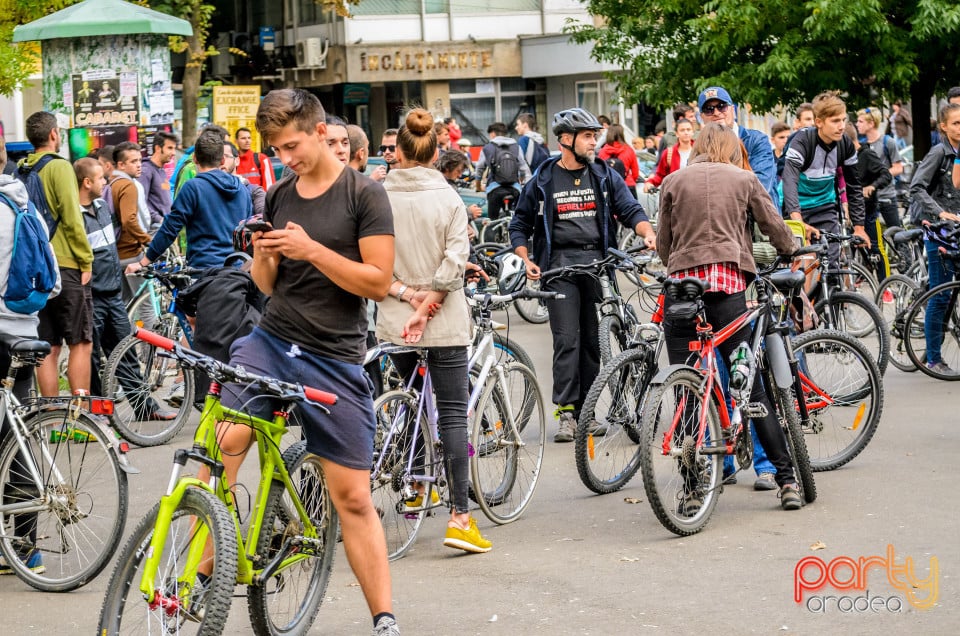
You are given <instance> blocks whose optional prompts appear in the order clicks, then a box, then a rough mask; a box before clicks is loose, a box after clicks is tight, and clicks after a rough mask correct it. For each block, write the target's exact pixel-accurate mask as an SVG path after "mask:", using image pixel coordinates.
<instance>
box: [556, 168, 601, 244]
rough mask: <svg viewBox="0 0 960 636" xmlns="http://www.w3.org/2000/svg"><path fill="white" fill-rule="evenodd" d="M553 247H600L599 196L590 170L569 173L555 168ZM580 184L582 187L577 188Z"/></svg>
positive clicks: (584, 169)
mask: <svg viewBox="0 0 960 636" xmlns="http://www.w3.org/2000/svg"><path fill="white" fill-rule="evenodd" d="M551 176H552V177H553V202H552V204H551V206H550V207H551V209H552V214H553V245H554V247H555V248H561V249H562V248H564V247H582V246H584V245H596V244H599V243H600V226H599V225H598V224H597V196H596V193H595V192H594V189H593V180H592V179H591V178H590V168H589V166H588V167H585V168H583V169H582V170H579V171H573V172H570V171H568V170H565V169H563V168H562V167H561V166H560V164H559V163H556V164H554V165H553V174H552V175H551ZM577 180H579V181H580V184H579V185H576V181H577Z"/></svg>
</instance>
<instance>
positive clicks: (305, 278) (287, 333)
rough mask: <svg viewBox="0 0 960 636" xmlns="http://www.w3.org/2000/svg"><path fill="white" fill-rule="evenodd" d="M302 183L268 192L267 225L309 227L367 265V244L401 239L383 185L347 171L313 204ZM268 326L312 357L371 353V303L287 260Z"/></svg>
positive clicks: (285, 183) (289, 182)
mask: <svg viewBox="0 0 960 636" xmlns="http://www.w3.org/2000/svg"><path fill="white" fill-rule="evenodd" d="M296 184H297V179H296V178H293V179H284V180H282V181H280V182H279V183H278V184H277V185H275V186H274V187H273V188H271V189H270V191H269V192H268V193H267V204H266V211H265V214H264V218H265V219H266V220H267V221H270V222H271V223H272V224H273V226H274V227H275V228H278V229H280V228H283V227H285V226H286V224H287V221H293V222H294V223H297V224H298V225H302V226H303V229H304V230H306V232H307V234H308V235H309V236H310V238H312V239H313V240H315V241H317V242H319V243H321V244H322V245H324V246H325V247H328V248H330V249H331V250H333V251H334V252H336V253H338V254H340V255H341V256H343V257H345V258H348V259H350V260H352V261H356V262H361V260H362V259H361V257H360V244H359V240H360V239H361V238H364V237H367V236H379V235H391V236H392V235H393V213H392V212H391V210H390V201H389V200H388V199H387V193H386V191H385V190H384V189H383V186H381V185H380V184H379V183H377V182H375V181H373V180H372V179H370V178H369V177H365V176H363V175H362V174H360V173H359V172H357V171H356V170H350V169H345V170H343V172H341V174H340V176H339V177H338V178H337V180H336V181H335V182H334V183H333V185H331V186H330V188H329V189H328V190H327V191H326V192H324V193H323V194H321V195H320V196H318V197H316V198H313V199H304V198H303V197H301V196H300V194H299V193H298V192H297V187H296ZM260 326H261V327H263V328H264V329H265V330H267V331H268V332H270V333H271V334H273V335H275V336H277V337H278V338H282V339H284V340H286V341H288V342H293V343H296V344H298V345H300V346H301V347H303V348H304V349H306V350H308V351H312V352H314V353H317V354H320V355H322V356H326V357H330V358H334V359H337V360H342V361H344V362H349V363H352V364H359V363H361V362H363V356H364V354H365V353H366V337H367V306H366V299H364V298H361V297H360V296H357V295H355V294H351V293H350V292H348V291H345V290H343V289H341V288H340V287H338V286H337V285H336V284H335V283H334V282H333V281H331V280H330V279H329V278H327V276H326V275H325V274H323V273H322V272H321V271H320V270H319V269H317V268H316V267H314V266H313V265H312V264H310V263H308V262H306V261H296V260H291V259H288V258H282V259H281V260H280V266H279V268H278V271H277V280H276V283H275V284H274V287H273V296H271V299H270V303H269V304H268V305H267V313H266V315H264V317H263V320H262V321H261V322H260Z"/></svg>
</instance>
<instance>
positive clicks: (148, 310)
mask: <svg viewBox="0 0 960 636" xmlns="http://www.w3.org/2000/svg"><path fill="white" fill-rule="evenodd" d="M150 286H151V288H152V289H153V293H154V294H157V295H158V296H159V297H160V299H159V303H158V304H159V305H161V308H160V311H159V312H158V311H157V307H155V306H153V298H152V295H151V293H150V292H151V290H150V288H144V289H143V290H142V291H141V292H140V293H139V294H137V295H136V296H135V297H134V298H133V299H132V300H131V301H130V302H129V303H127V304H126V306H125V309H126V312H127V319H128V320H129V321H130V325H131V326H132V327H143V328H144V329H150V330H153V329H155V328H156V323H157V321H158V320H159V319H160V316H162V315H163V313H164V311H163V306H164V305H165V304H166V301H167V300H168V299H167V298H165V296H167V297H168V296H169V292H167V290H166V289H164V288H163V287H162V286H160V285H158V284H156V282H155V281H150Z"/></svg>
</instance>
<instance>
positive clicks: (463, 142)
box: [457, 137, 473, 146]
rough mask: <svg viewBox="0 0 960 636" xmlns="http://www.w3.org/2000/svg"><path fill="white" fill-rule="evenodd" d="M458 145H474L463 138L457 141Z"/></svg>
mask: <svg viewBox="0 0 960 636" xmlns="http://www.w3.org/2000/svg"><path fill="white" fill-rule="evenodd" d="M457 145H458V146H472V145H473V144H471V143H470V140H469V139H467V138H466V137H461V138H460V139H458V140H457Z"/></svg>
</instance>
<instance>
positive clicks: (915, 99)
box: [910, 75, 933, 162]
mask: <svg viewBox="0 0 960 636" xmlns="http://www.w3.org/2000/svg"><path fill="white" fill-rule="evenodd" d="M932 97H933V83H932V82H930V81H928V80H927V78H926V77H924V76H923V75H921V76H920V78H919V79H918V80H917V83H916V84H914V85H913V86H911V87H910V105H911V106H912V107H913V160H914V162H919V161H920V160H921V159H923V158H924V156H926V154H927V153H928V152H930V99H931V98H932Z"/></svg>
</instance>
